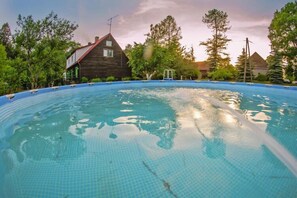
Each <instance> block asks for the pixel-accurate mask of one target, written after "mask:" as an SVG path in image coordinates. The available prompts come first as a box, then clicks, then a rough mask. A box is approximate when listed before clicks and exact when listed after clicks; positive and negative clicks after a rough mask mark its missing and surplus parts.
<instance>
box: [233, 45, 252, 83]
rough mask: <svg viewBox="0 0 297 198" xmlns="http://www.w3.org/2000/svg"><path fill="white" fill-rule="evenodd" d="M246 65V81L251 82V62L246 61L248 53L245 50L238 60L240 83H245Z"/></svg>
mask: <svg viewBox="0 0 297 198" xmlns="http://www.w3.org/2000/svg"><path fill="white" fill-rule="evenodd" d="M245 63H246V75H245V81H246V82H250V81H251V75H252V72H251V70H250V65H249V61H248V60H246V53H245V49H244V48H243V49H242V53H241V54H240V55H239V57H238V58H237V63H236V68H237V70H238V81H242V82H243V81H244V67H245Z"/></svg>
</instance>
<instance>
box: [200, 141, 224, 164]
mask: <svg viewBox="0 0 297 198" xmlns="http://www.w3.org/2000/svg"><path fill="white" fill-rule="evenodd" d="M202 145H203V153H205V154H206V155H207V156H208V157H209V158H213V159H216V158H219V157H223V156H225V153H226V145H225V143H224V141H223V139H222V138H213V139H206V138H205V139H203V140H202Z"/></svg>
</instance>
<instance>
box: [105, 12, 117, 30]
mask: <svg viewBox="0 0 297 198" xmlns="http://www.w3.org/2000/svg"><path fill="white" fill-rule="evenodd" d="M118 16H119V15H116V16H113V17H111V18H109V19H108V20H107V21H108V23H107V25H109V34H110V33H111V25H112V19H114V18H116V17H118Z"/></svg>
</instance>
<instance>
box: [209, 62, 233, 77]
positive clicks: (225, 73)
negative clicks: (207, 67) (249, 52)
mask: <svg viewBox="0 0 297 198" xmlns="http://www.w3.org/2000/svg"><path fill="white" fill-rule="evenodd" d="M228 62H229V61H228ZM237 75H238V71H237V69H236V68H235V67H234V66H233V65H231V64H229V63H228V64H222V65H220V66H219V67H218V68H217V69H216V70H215V71H213V72H209V73H208V77H209V78H211V79H212V80H234V79H236V78H237Z"/></svg>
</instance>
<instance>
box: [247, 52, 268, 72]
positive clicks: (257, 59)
mask: <svg viewBox="0 0 297 198" xmlns="http://www.w3.org/2000/svg"><path fill="white" fill-rule="evenodd" d="M250 61H251V63H252V67H253V75H254V76H257V75H259V74H262V75H266V74H267V72H268V63H267V62H266V61H265V60H264V59H263V58H262V57H261V56H260V55H259V54H258V53H257V52H255V53H253V55H251V57H250Z"/></svg>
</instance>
